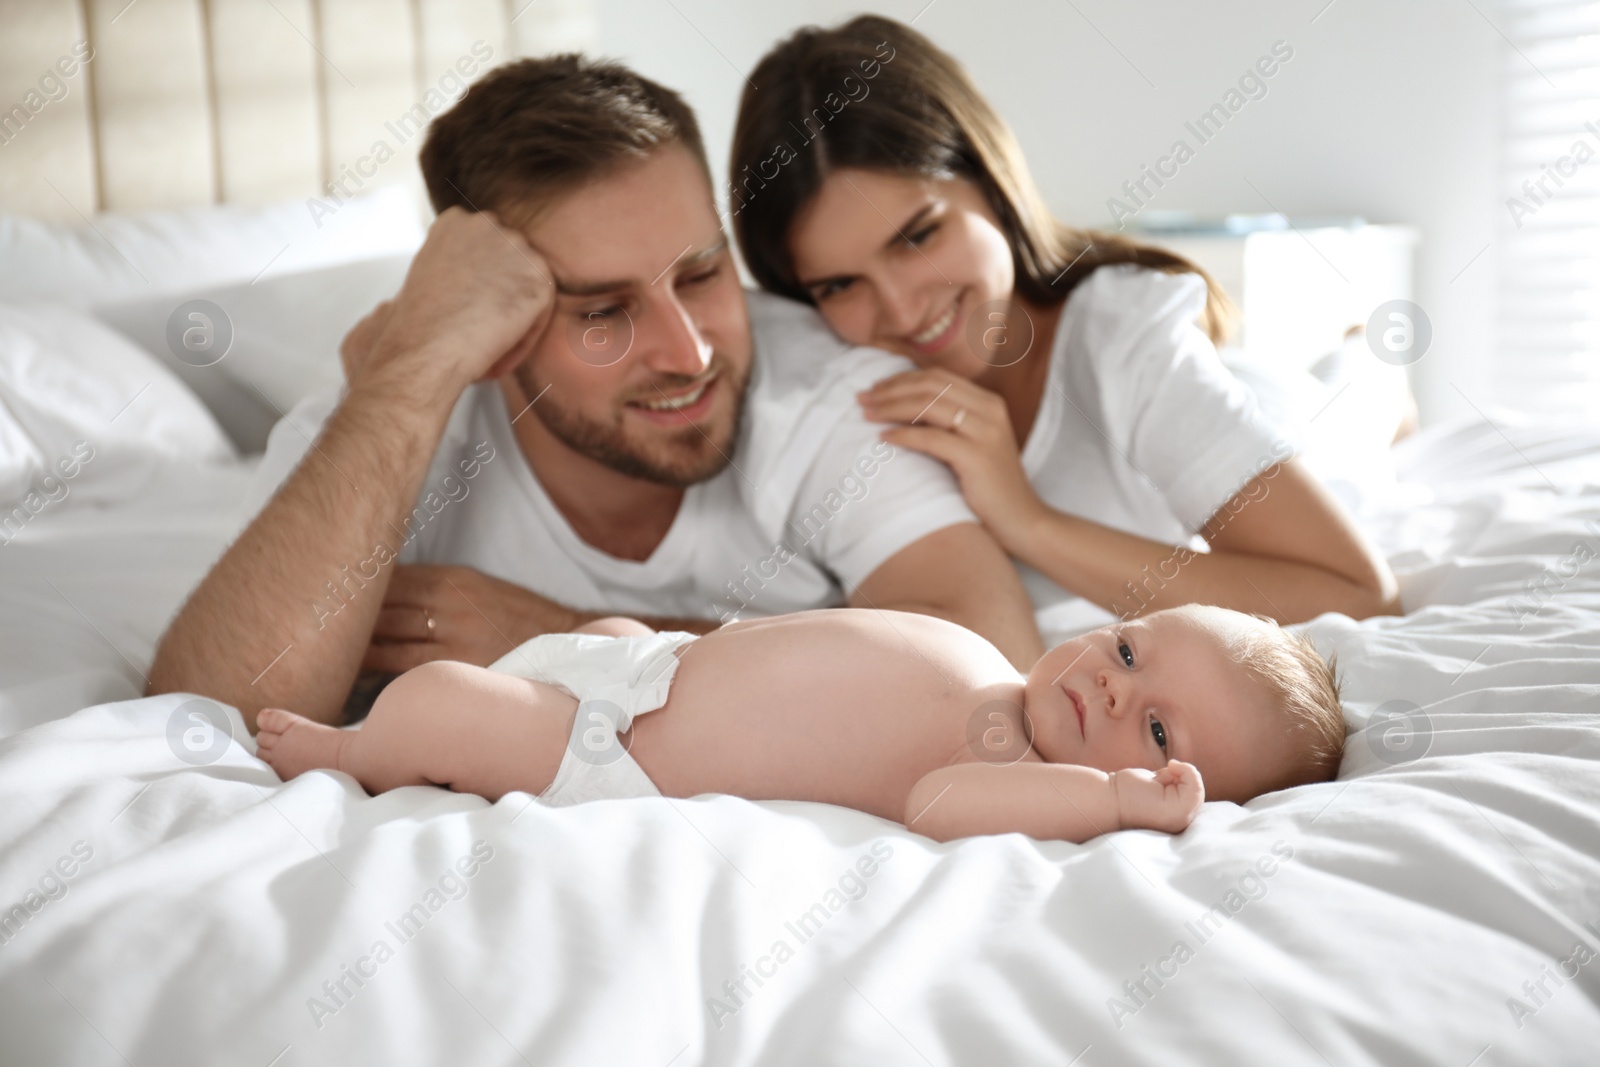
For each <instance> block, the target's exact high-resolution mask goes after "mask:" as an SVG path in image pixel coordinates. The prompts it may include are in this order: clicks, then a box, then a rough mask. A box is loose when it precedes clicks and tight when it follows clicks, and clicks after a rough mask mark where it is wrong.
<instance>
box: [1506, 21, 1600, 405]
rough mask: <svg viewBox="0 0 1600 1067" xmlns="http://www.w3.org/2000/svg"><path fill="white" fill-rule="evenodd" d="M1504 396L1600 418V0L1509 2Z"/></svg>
mask: <svg viewBox="0 0 1600 1067" xmlns="http://www.w3.org/2000/svg"><path fill="white" fill-rule="evenodd" d="M1501 11H1502V12H1503V13H1504V15H1503V17H1502V18H1501V19H1500V20H1499V22H1500V26H1501V28H1502V29H1503V30H1504V32H1505V36H1506V38H1507V43H1508V47H1507V48H1506V49H1505V64H1506V72H1505V86H1506V90H1505V115H1504V126H1503V129H1504V134H1503V137H1504V142H1503V146H1502V149H1503V176H1502V184H1503V187H1504V189H1503V192H1504V197H1505V204H1504V207H1503V209H1502V210H1503V212H1504V215H1503V218H1502V222H1503V225H1502V226H1501V228H1500V231H1499V233H1500V235H1501V236H1500V244H1501V247H1500V248H1499V253H1500V255H1499V261H1500V280H1499V307H1498V309H1497V319H1498V323H1497V331H1496V332H1497V338H1496V341H1497V344H1496V351H1495V355H1494V364H1493V370H1492V377H1493V380H1494V385H1495V390H1496V393H1497V399H1498V400H1500V401H1501V402H1503V403H1506V404H1509V405H1512V406H1515V407H1519V408H1523V409H1526V410H1530V411H1536V412H1540V413H1549V414H1552V415H1569V416H1572V415H1577V416H1587V417H1591V418H1600V0H1578V2H1574V0H1505V6H1504V7H1503V8H1502V9H1501Z"/></svg>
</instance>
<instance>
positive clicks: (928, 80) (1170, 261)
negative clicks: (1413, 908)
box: [729, 16, 1399, 630]
mask: <svg viewBox="0 0 1600 1067" xmlns="http://www.w3.org/2000/svg"><path fill="white" fill-rule="evenodd" d="M750 82H751V87H750V88H748V89H746V91H745V93H744V98H743V100H742V101H741V105H740V112H739V119H738V123H737V127H736V129H735V133H734V143H733V154H732V162H731V165H730V167H729V173H730V175H731V176H732V182H731V184H732V186H733V196H732V203H731V205H730V206H731V208H732V210H733V212H734V214H733V223H734V231H735V234H736V235H737V237H738V241H739V244H740V248H741V251H742V252H743V254H744V258H745V262H746V263H747V265H748V266H749V268H750V271H751V273H752V274H753V275H754V276H755V278H756V280H757V281H758V282H759V283H760V284H761V285H762V286H763V287H765V288H767V289H769V290H771V291H773V292H776V293H779V294H782V295H784V296H788V297H791V298H794V299H796V300H802V301H805V302H808V303H811V304H814V305H815V306H816V308H817V310H818V311H819V312H821V314H822V316H823V317H824V318H825V319H826V320H827V321H828V323H829V325H830V326H832V328H833V330H834V332H836V333H837V334H838V335H839V336H840V337H841V338H843V339H844V340H846V341H848V342H850V343H852V344H860V345H872V346H875V347H878V348H884V349H888V350H889V351H892V352H897V353H899V354H902V355H905V356H907V357H909V358H910V359H911V360H912V361H913V362H915V363H916V364H917V367H918V369H916V370H914V371H907V372H906V373H904V374H900V375H897V376H895V377H892V378H888V379H886V380H884V381H881V382H879V383H877V385H875V386H874V387H873V388H872V389H870V390H867V391H866V392H865V393H863V394H861V396H860V401H861V403H862V405H863V406H864V408H865V410H866V412H867V414H868V416H869V417H871V418H873V419H875V420H878V421H883V422H886V423H890V424H892V426H891V428H890V429H888V430H887V431H886V433H885V435H884V436H885V439H886V440H888V441H889V442H890V443H892V444H894V445H895V446H897V447H906V448H910V449H914V450H916V451H919V452H924V453H926V454H928V455H931V456H934V457H936V458H938V459H940V460H942V461H944V462H945V463H947V464H949V465H950V467H951V469H952V470H954V472H955V474H956V476H957V478H958V479H959V480H960V483H961V488H962V490H963V492H964V493H965V495H966V498H967V502H968V503H969V504H970V505H971V507H972V510H973V511H974V512H975V513H976V514H977V515H978V517H979V518H980V519H981V520H982V521H983V522H984V523H985V525H987V526H988V528H989V529H990V530H991V531H992V532H993V534H994V535H995V537H996V538H997V539H998V540H999V541H1000V543H1001V544H1002V545H1004V546H1005V548H1006V549H1007V550H1008V551H1009V552H1010V553H1011V555H1012V556H1013V557H1015V558H1016V560H1017V561H1018V564H1019V567H1020V569H1021V571H1022V574H1023V577H1024V580H1025V582H1026V583H1027V585H1028V588H1029V592H1030V593H1031V594H1032V596H1033V598H1034V604H1035V606H1036V607H1037V608H1039V609H1040V610H1041V611H1042V612H1045V615H1044V616H1042V618H1041V623H1042V624H1043V625H1044V627H1045V628H1046V629H1047V630H1061V629H1068V628H1076V627H1088V626H1093V625H1098V623H1099V622H1100V621H1103V618H1104V616H1103V615H1102V614H1101V613H1100V611H1099V610H1098V609H1097V608H1095V607H1092V606H1090V605H1098V606H1099V608H1105V609H1108V610H1110V611H1111V612H1112V613H1113V614H1115V615H1118V616H1121V617H1123V618H1131V617H1133V616H1135V615H1138V614H1141V613H1143V612H1146V611H1152V610H1156V609H1158V608H1165V607H1172V606H1174V605H1177V604H1183V603H1191V602H1198V603H1207V604H1217V605H1221V606H1223V607H1227V608H1234V609H1238V610H1242V611H1247V612H1255V613H1259V614H1264V615H1269V616H1272V617H1274V618H1276V619H1278V620H1279V621H1280V622H1299V621H1303V620H1305V619H1309V618H1311V617H1313V616H1315V615H1318V614H1320V613H1322V612H1325V611H1339V612H1343V613H1345V614H1347V615H1350V616H1353V617H1355V618H1364V617H1366V616H1369V615H1376V614H1386V613H1388V614H1392V613H1395V612H1397V611H1398V610H1399V598H1398V594H1397V592H1396V585H1395V580H1394V576H1393V574H1392V573H1391V572H1390V571H1389V568H1388V566H1387V565H1386V564H1385V562H1384V561H1383V559H1382V558H1381V557H1380V556H1379V555H1378V554H1377V552H1376V551H1375V550H1374V549H1373V547H1372V546H1371V545H1370V544H1369V543H1367V541H1366V540H1365V539H1364V538H1363V537H1362V535H1361V534H1360V533H1359V532H1358V530H1357V529H1356V528H1355V526H1354V524H1353V523H1352V521H1351V520H1350V518H1349V517H1348V516H1347V515H1346V514H1345V513H1344V512H1343V511H1342V510H1341V509H1340V507H1339V505H1338V504H1337V502H1336V501H1335V500H1334V499H1333V498H1332V496H1331V495H1330V494H1329V493H1328V491H1327V490H1326V489H1325V488H1323V487H1322V486H1321V485H1320V484H1319V483H1318V482H1317V480H1316V479H1315V478H1314V477H1313V476H1312V475H1311V474H1309V473H1308V472H1307V471H1306V469H1305V468H1304V467H1303V465H1302V464H1301V463H1300V462H1299V461H1298V460H1296V459H1294V458H1292V455H1293V449H1292V447H1291V446H1290V445H1289V444H1287V443H1286V442H1285V441H1283V440H1282V439H1281V438H1280V437H1279V436H1278V435H1277V434H1276V433H1275V432H1274V430H1273V427H1272V426H1271V425H1270V424H1268V423H1267V422H1266V420H1265V419H1264V417H1263V416H1262V415H1261V414H1260V413H1259V412H1258V411H1257V409H1256V406H1255V404H1254V402H1253V400H1252V398H1251V396H1250V393H1249V391H1248V390H1247V389H1246V388H1245V387H1244V386H1243V385H1241V384H1240V383H1239V382H1238V381H1236V380H1235V379H1234V378H1232V376H1231V375H1229V373H1228V372H1227V371H1226V370H1225V369H1224V368H1223V367H1222V365H1221V363H1220V362H1219V360H1218V358H1217V355H1216V351H1215V348H1214V347H1213V344H1214V342H1216V341H1218V340H1220V339H1221V338H1222V337H1223V336H1224V334H1225V331H1226V322H1227V319H1228V317H1229V315H1230V313H1231V308H1230V306H1229V304H1228V301H1227V298H1226V296H1225V295H1224V294H1223V293H1222V292H1221V291H1220V290H1219V289H1218V288H1217V287H1216V285H1215V284H1214V283H1213V282H1212V281H1211V279H1210V278H1209V277H1208V276H1206V275H1205V273H1204V272H1203V271H1201V270H1200V269H1199V268H1198V267H1196V266H1195V265H1193V264H1191V263H1189V262H1188V261H1186V260H1184V259H1182V258H1180V257H1178V256H1176V255H1173V254H1172V253H1169V252H1165V251H1162V250H1160V249H1156V248H1152V247H1149V246H1145V245H1140V244H1136V243H1134V242H1132V241H1129V240H1126V239H1124V238H1121V237H1116V236H1110V235H1106V234H1100V233H1089V232H1085V231H1080V230H1074V229H1070V228H1068V227H1066V226H1064V225H1063V224H1061V223H1060V222H1058V221H1057V220H1056V219H1055V218H1053V217H1052V216H1051V215H1050V213H1049V211H1048V209H1047V208H1046V207H1045V205H1044V202H1043V199H1042V198H1041V196H1040V194H1039V192H1038V190H1037V188H1036V187H1035V186H1034V184H1033V179H1032V177H1031V176H1030V175H1029V173H1028V169H1027V165H1026V163H1025V162H1024V161H1023V158H1022V155H1021V152H1020V149H1019V147H1018V145H1017V143H1016V140H1015V138H1014V137H1013V135H1012V133H1011V131H1010V130H1009V128H1008V127H1007V126H1006V125H1005V123H1004V122H1002V121H1001V120H1000V118H999V117H998V116H997V115H996V114H995V112H994V111H993V109H991V108H990V106H989V105H988V103H987V102H986V101H985V100H984V99H983V97H982V96H981V95H980V94H979V93H978V91H977V89H976V88H975V87H974V86H973V84H972V83H971V81H970V80H969V79H968V78H967V76H966V74H965V72H964V71H963V70H962V69H961V67H960V66H959V65H958V64H957V63H956V62H955V60H954V59H953V58H952V57H950V56H949V55H948V54H946V53H945V52H943V51H941V50H940V49H939V48H937V47H936V46H935V45H934V44H933V43H932V42H930V41H929V40H928V39H927V38H925V37H923V36H922V35H921V34H919V33H917V32H916V31H914V30H912V29H911V28H910V27H908V26H905V25H902V24H900V23H898V22H895V21H893V20H890V19H884V18H879V17H875V16H863V17H861V18H857V19H855V20H853V21H851V22H848V23H846V24H845V25H843V26H840V27H838V28H837V29H833V30H823V29H818V28H808V29H803V30H801V31H799V32H798V33H796V34H795V35H793V36H792V37H790V38H789V39H787V40H786V41H783V42H781V43H780V44H779V45H777V47H775V48H774V49H773V50H772V51H771V52H770V53H768V55H767V56H766V57H765V58H764V59H763V60H762V62H761V63H760V65H759V66H758V67H757V68H756V70H755V71H754V72H752V74H751V77H750ZM755 86H760V87H761V88H759V89H756V88H755ZM1197 320H1200V321H1203V323H1204V329H1201V328H1200V327H1199V326H1197V325H1196V322H1197ZM1196 535H1199V536H1200V537H1202V538H1203V539H1204V541H1205V542H1206V545H1205V546H1202V545H1199V544H1196V543H1195V541H1194V539H1195V537H1196ZM1205 547H1209V549H1210V551H1204V550H1203V549H1204V548H1205ZM1192 549H1200V550H1199V551H1195V550H1192ZM1078 598H1082V599H1078ZM1086 602H1087V603H1086Z"/></svg>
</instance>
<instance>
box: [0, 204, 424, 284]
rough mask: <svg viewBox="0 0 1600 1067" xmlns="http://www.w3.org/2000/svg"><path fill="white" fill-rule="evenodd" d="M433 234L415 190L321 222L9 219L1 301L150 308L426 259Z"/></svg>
mask: <svg viewBox="0 0 1600 1067" xmlns="http://www.w3.org/2000/svg"><path fill="white" fill-rule="evenodd" d="M423 232H424V228H423V224H422V218H421V215H420V214H419V213H418V211H417V206H416V201H415V198H414V197H413V196H412V194H411V192H410V190H409V189H407V188H406V187H405V186H399V185H396V186H390V187H388V188H385V189H382V190H379V191H378V192H375V193H373V194H371V195H370V196H363V197H357V198H355V199H352V200H347V201H346V202H345V203H344V205H343V206H342V207H340V208H339V210H338V211H336V212H335V213H334V214H332V215H331V216H324V217H322V218H320V219H313V218H312V216H311V212H310V211H309V209H308V208H307V207H306V201H304V200H290V201H286V202H284V203H280V204H272V205H268V206H263V207H244V206H237V205H225V206H220V207H207V208H193V209H188V210H182V211H152V212H148V213H144V214H139V215H115V214H105V215H98V216H96V217H95V218H94V219H93V220H92V225H91V224H89V223H84V222H77V223H64V222H45V221H41V220H39V219H31V218H26V217H24V216H19V215H0V294H4V298H5V299H6V300H11V301H19V302H20V301H26V300H49V301H53V302H56V303H65V304H79V305H82V304H89V303H103V302H107V301H114V300H131V299H135V298H148V297H152V296H155V295H157V294H160V293H172V292H179V291H184V290H195V289H201V288H206V287H211V286H218V285H228V284H232V283H234V282H249V281H251V280H252V279H254V278H257V277H263V278H271V277H275V276H277V275H282V274H293V273H296V272H299V271H304V270H310V269H313V268H316V267H324V266H329V265H331V264H334V263H347V262H350V261H351V260H357V259H371V258H373V257H376V256H389V255H398V254H401V253H409V252H414V251H416V249H417V247H418V246H420V245H421V243H422V237H423Z"/></svg>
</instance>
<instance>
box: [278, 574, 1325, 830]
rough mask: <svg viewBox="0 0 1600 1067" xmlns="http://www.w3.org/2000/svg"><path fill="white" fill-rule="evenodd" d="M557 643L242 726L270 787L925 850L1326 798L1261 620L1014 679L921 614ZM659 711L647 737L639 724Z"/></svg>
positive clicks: (1290, 652) (1314, 702) (426, 670)
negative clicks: (335, 713) (909, 839)
mask: <svg viewBox="0 0 1600 1067" xmlns="http://www.w3.org/2000/svg"><path fill="white" fill-rule="evenodd" d="M585 630H587V631H588V632H579V633H573V634H550V635H546V636H544V637H536V638H534V639H533V640H531V641H528V642H526V643H524V644H523V645H520V646H519V647H518V648H516V649H514V650H513V651H512V652H510V653H509V654H508V655H506V656H505V657H504V658H502V659H501V660H499V661H498V662H496V663H494V664H493V665H491V666H490V667H487V668H484V667H474V666H471V665H469V664H465V663H457V662H452V661H448V660H439V661H436V662H433V663H427V664H424V665H423V666H420V667H417V668H415V669H414V670H411V671H407V672H406V673H405V674H403V675H401V676H400V677H399V678H397V679H395V681H394V682H392V683H390V685H389V686H388V688H386V689H385V690H384V691H383V692H382V693H381V694H380V695H379V697H378V700H377V702H376V704H374V706H373V709H372V713H371V715H370V716H368V718H367V720H366V722H365V723H364V724H363V726H362V727H361V729H359V730H355V731H351V730H339V729H335V728H333V727H330V726H323V725H320V724H318V723H314V722H311V721H310V720H308V719H305V718H302V717H301V716H299V715H295V714H293V713H291V712H288V711H284V710H281V709H276V708H268V709H264V710H263V711H262V712H261V714H260V715H259V717H258V719H257V725H258V729H259V731H260V734H259V738H258V746H259V752H260V755H261V758H262V759H264V760H266V761H267V762H268V763H269V764H271V765H272V767H273V769H274V770H276V771H277V772H278V773H279V775H281V776H282V777H283V778H284V779H289V778H293V777H295V776H296V775H298V774H301V773H303V772H305V771H308V770H313V769H316V768H333V769H336V770H341V771H344V772H346V773H347V774H350V775H352V776H353V777H354V778H355V779H356V780H357V781H359V782H360V783H361V784H362V785H363V786H365V787H366V788H367V789H368V790H369V791H371V792H383V791H385V790H389V789H394V788H396V787H398V786H403V785H442V786H447V787H449V788H451V789H455V790H457V791H460V792H469V793H477V794H480V795H482V796H485V797H488V798H489V799H491V800H497V799H499V797H500V796H502V795H503V794H505V793H508V792H510V791H512V790H522V791H525V792H528V793H533V794H537V795H538V796H539V797H540V799H542V800H544V801H545V802H547V803H550V804H574V803H579V802H581V801H586V800H597V799H604V798H614V797H638V796H660V795H663V794H664V795H666V796H669V797H691V796H695V795H697V794H701V793H731V794H734V795H737V796H741V797H747V798H749V799H752V800H814V801H822V802H824V803H828V804H842V805H844V806H846V807H851V808H856V809H859V810H861V811H865V812H870V813H871V814H873V815H878V816H881V817H883V818H886V819H893V820H896V821H898V822H903V823H905V825H906V826H908V827H910V828H911V829H913V830H916V831H918V832H919V833H923V834H926V835H927V836H929V837H932V838H936V839H938V840H948V839H950V838H955V837H964V836H967V835H971V834H993V833H1008V832H1012V831H1018V832H1021V833H1025V834H1028V835H1030V836H1032V837H1035V838H1060V839H1065V840H1069V841H1085V840H1087V839H1089V838H1091V837H1094V836H1095V835H1097V834H1102V833H1106V832H1108V831H1112V830H1119V829H1134V828H1143V829H1152V830H1163V831H1166V832H1169V833H1178V832H1180V831H1182V830H1183V829H1184V828H1185V827H1187V826H1188V825H1189V823H1190V821H1191V820H1193V818H1194V817H1195V814H1196V813H1197V812H1198V811H1199V810H1200V805H1201V803H1202V802H1203V801H1204V799H1205V795H1206V794H1207V793H1209V794H1210V795H1211V797H1212V798H1213V799H1218V800H1232V801H1238V802H1243V801H1245V800H1249V799H1250V798H1251V797H1254V796H1257V795H1259V794H1261V793H1265V792H1269V791H1271V790H1274V789H1283V788H1287V787H1288V786H1292V785H1298V784H1302V783H1306V782H1316V781H1326V780H1328V779H1330V778H1332V777H1333V775H1334V774H1335V772H1336V771H1337V770H1338V765H1339V757H1340V754H1341V752H1342V750H1343V745H1344V720H1343V717H1342V716H1341V714H1340V710H1339V697H1338V691H1337V688H1336V682H1335V679H1334V673H1333V670H1332V668H1331V667H1330V666H1329V665H1328V664H1326V663H1324V662H1323V660H1322V659H1321V658H1320V657H1319V656H1318V655H1317V653H1316V651H1315V650H1314V649H1313V648H1312V647H1311V646H1310V644H1309V643H1308V642H1306V641H1305V640H1304V639H1303V638H1298V637H1294V636H1291V635H1289V634H1286V633H1284V632H1283V631H1281V630H1279V629H1278V627H1277V626H1276V625H1275V624H1273V623H1272V622H1270V621H1265V620H1262V619H1258V618H1255V617H1253V616H1249V615H1243V614H1240V613H1238V612H1233V611H1227V610H1225V609H1222V608H1211V607H1198V606H1188V607H1182V608H1173V609H1170V610H1167V611H1160V612H1155V613H1153V614H1151V615H1148V616H1145V617H1143V618H1140V619H1138V620H1135V621H1132V622H1127V623H1119V624H1116V625H1114V626H1108V627H1106V628H1104V629H1101V630H1095V631H1093V632H1091V633H1087V634H1084V635H1083V636H1081V637H1077V638H1074V639H1072V640H1070V641H1067V642H1065V643H1064V644H1061V645H1058V646H1056V647H1055V648H1054V649H1052V650H1050V651H1049V652H1047V653H1046V654H1045V655H1044V657H1043V658H1041V659H1040V660H1039V662H1038V663H1037V664H1035V665H1034V668H1033V670H1032V671H1030V672H1029V673H1028V675H1027V676H1026V677H1023V676H1022V675H1020V674H1018V673H1017V671H1016V670H1015V669H1014V668H1013V667H1012V666H1011V664H1010V663H1008V662H1007V661H1006V658H1005V657H1004V656H1002V655H1001V654H1000V652H999V650H997V649H996V648H995V647H994V646H993V645H991V644H990V643H989V642H988V641H986V640H984V639H983V638H982V637H979V636H978V635H977V634H975V633H973V632H972V631H970V630H968V629H966V628H964V627H962V626H958V625H956V624H955V623H951V622H946V621H944V620H942V619H937V618H934V617H932V616H929V615H920V614H908V613H904V612H897V611H875V610H865V609H861V610H857V609H847V608H834V609H828V610H822V611H807V612H800V613H797V614H793V615H781V616H777V617H775V618H768V619H752V620H749V621H744V622H735V623H730V624H728V625H726V626H723V627H722V628H721V629H719V630H716V631H714V632H712V633H709V634H706V635H705V636H702V637H696V636H695V635H694V634H687V633H656V632H654V631H652V630H650V629H649V628H648V627H646V626H644V625H643V624H642V623H638V622H635V621H633V620H631V619H603V620H601V621H600V622H598V623H591V624H590V625H589V626H588V627H586V628H585ZM648 712H656V713H655V714H646V713H648Z"/></svg>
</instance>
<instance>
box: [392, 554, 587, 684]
mask: <svg viewBox="0 0 1600 1067" xmlns="http://www.w3.org/2000/svg"><path fill="white" fill-rule="evenodd" d="M593 617H594V616H592V615H590V614H586V613H584V612H579V611H574V610H573V609H571V608H568V607H566V606H564V605H562V604H558V603H556V602H555V601H553V600H549V599H547V598H545V597H542V596H540V595H539V594H538V593H535V592H533V591H531V590H528V589H524V588H522V587H521V586H519V585H513V584H512V583H510V582H503V581H501V580H500V579H498V578H492V577H490V576H489V575H487V574H484V573H483V572H482V571H479V570H474V569H473V568H471V567H448V566H436V565H432V564H413V565H396V567H395V571H394V575H393V577H391V578H390V580H389V588H388V590H387V591H386V592H385V594H384V598H383V610H382V611H380V612H379V613H378V622H377V625H376V627H375V628H374V629H373V632H372V643H371V644H370V645H368V647H367V652H366V655H365V656H364V657H363V658H362V660H361V669H362V670H363V671H382V672H385V673H389V674H399V673H401V672H403V671H408V670H410V669H411V668H412V667H416V666H418V665H420V664H423V663H427V662H429V661H431V660H436V659H453V660H460V661H462V662H463V663H471V664H475V665H476V666H479V667H487V666H488V665H489V664H491V663H493V662H494V661H495V660H497V659H499V658H500V657H501V656H503V655H505V654H506V653H507V652H510V651H511V650H512V649H513V648H515V647H517V646H518V645H520V644H521V643H522V642H524V641H526V640H528V639H529V638H530V637H537V636H538V635H540V634H548V633H567V632H569V631H572V630H575V629H577V627H578V626H580V625H582V624H583V623H585V622H588V621H589V620H590V619H592V618H593Z"/></svg>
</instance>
